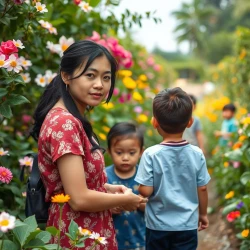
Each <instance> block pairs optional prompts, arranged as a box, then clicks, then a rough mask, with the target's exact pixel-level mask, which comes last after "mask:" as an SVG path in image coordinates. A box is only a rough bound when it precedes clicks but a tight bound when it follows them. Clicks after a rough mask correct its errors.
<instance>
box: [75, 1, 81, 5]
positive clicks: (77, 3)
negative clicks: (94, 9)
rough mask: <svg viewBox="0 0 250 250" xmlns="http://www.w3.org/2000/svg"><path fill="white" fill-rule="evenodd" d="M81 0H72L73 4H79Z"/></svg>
mask: <svg viewBox="0 0 250 250" xmlns="http://www.w3.org/2000/svg"><path fill="white" fill-rule="evenodd" d="M81 1H82V0H74V1H73V2H74V4H76V5H79V4H80V2H81Z"/></svg>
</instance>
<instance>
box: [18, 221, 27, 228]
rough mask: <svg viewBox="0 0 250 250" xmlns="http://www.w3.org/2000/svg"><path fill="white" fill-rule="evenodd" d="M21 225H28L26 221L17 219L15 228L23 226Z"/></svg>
mask: <svg viewBox="0 0 250 250" xmlns="http://www.w3.org/2000/svg"><path fill="white" fill-rule="evenodd" d="M21 226H27V224H26V223H23V222H22V221H20V220H16V221H15V228H16V227H21Z"/></svg>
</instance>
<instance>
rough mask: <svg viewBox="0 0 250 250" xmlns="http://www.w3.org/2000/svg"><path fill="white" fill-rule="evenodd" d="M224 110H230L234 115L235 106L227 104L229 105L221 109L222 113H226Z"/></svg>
mask: <svg viewBox="0 0 250 250" xmlns="http://www.w3.org/2000/svg"><path fill="white" fill-rule="evenodd" d="M226 110H230V111H232V112H233V113H235V112H236V107H235V105H234V104H233V103H229V104H227V105H225V106H224V107H223V109H222V111H226Z"/></svg>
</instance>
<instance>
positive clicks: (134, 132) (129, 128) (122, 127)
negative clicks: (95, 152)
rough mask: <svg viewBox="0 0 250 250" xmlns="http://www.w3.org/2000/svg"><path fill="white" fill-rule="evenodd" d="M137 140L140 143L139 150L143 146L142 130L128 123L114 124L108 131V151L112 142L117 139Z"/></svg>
mask: <svg viewBox="0 0 250 250" xmlns="http://www.w3.org/2000/svg"><path fill="white" fill-rule="evenodd" d="M119 137H120V138H124V137H125V138H131V137H133V138H137V139H138V140H139V142H140V147H141V149H142V148H143V145H144V138H143V132H142V130H141V129H140V128H139V127H138V126H136V125H135V124H133V123H130V122H119V123H116V124H115V125H114V126H113V127H112V128H111V129H110V131H109V133H108V135H107V141H108V149H110V148H111V144H112V141H113V140H114V139H115V138H117V141H118V140H120V139H119Z"/></svg>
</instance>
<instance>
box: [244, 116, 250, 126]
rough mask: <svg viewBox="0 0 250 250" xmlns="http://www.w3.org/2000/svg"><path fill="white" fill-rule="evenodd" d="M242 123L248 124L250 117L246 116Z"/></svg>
mask: <svg viewBox="0 0 250 250" xmlns="http://www.w3.org/2000/svg"><path fill="white" fill-rule="evenodd" d="M242 124H244V125H249V124H250V117H246V118H244V119H243V121H242Z"/></svg>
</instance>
